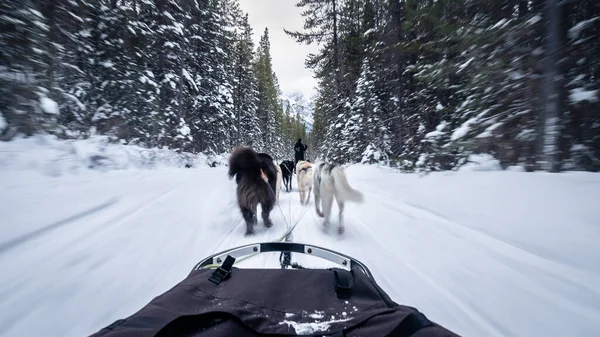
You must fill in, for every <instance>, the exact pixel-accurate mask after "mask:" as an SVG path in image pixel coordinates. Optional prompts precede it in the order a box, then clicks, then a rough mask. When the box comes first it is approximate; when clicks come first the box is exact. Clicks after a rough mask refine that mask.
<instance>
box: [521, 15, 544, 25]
mask: <svg viewBox="0 0 600 337" xmlns="http://www.w3.org/2000/svg"><path fill="white" fill-rule="evenodd" d="M540 20H542V17H541V16H540V15H535V16H534V17H532V18H531V19H529V20H527V22H525V24H527V25H533V24H535V23H537V22H539V21H540Z"/></svg>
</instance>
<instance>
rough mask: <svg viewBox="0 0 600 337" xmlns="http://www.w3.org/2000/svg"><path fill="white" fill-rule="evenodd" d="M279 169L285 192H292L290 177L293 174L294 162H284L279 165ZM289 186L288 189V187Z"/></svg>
mask: <svg viewBox="0 0 600 337" xmlns="http://www.w3.org/2000/svg"><path fill="white" fill-rule="evenodd" d="M279 167H280V168H281V175H282V179H283V185H285V191H286V192H289V191H291V190H292V176H293V174H294V162H293V161H291V160H284V161H283V162H281V164H279ZM288 186H289V187H288Z"/></svg>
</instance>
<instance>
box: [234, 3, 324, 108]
mask: <svg viewBox="0 0 600 337" xmlns="http://www.w3.org/2000/svg"><path fill="white" fill-rule="evenodd" d="M296 3H297V0H240V5H241V7H242V10H244V12H246V13H248V17H249V20H250V25H251V26H252V28H253V30H254V42H255V43H256V45H257V46H258V41H259V40H260V37H261V35H262V34H263V32H264V30H265V28H269V39H270V41H271V56H272V58H273V68H274V69H273V70H274V71H275V74H277V78H278V79H279V86H280V87H281V91H283V93H284V94H287V95H289V94H292V93H294V92H297V91H299V92H301V93H303V94H304V95H305V96H306V97H310V96H311V95H312V94H314V93H315V92H316V91H315V89H314V87H315V86H316V84H317V81H316V80H315V79H314V78H313V76H312V71H311V70H309V69H306V68H305V66H304V60H305V59H306V56H307V55H308V54H309V53H314V52H316V51H317V47H316V46H312V45H311V46H306V45H301V44H299V43H296V41H294V40H293V39H292V38H291V37H288V36H287V35H286V34H285V32H284V31H283V28H285V29H287V30H300V29H302V25H303V23H304V21H303V18H302V16H301V15H300V13H301V12H302V10H301V9H300V8H297V7H296V6H295V5H296Z"/></svg>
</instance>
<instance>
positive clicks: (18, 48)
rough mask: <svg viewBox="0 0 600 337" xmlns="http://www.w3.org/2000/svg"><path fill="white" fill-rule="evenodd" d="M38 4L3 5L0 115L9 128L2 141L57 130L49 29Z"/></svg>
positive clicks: (12, 0) (0, 6)
mask: <svg viewBox="0 0 600 337" xmlns="http://www.w3.org/2000/svg"><path fill="white" fill-rule="evenodd" d="M36 4H37V2H35V1H31V0H26V1H16V0H7V1H2V4H0V28H1V30H0V51H1V52H0V73H2V76H0V96H1V97H0V114H2V120H3V121H5V123H6V124H7V125H5V126H4V127H3V130H1V131H0V136H1V139H3V140H10V139H12V138H13V137H14V136H15V135H17V134H18V133H23V134H25V135H32V134H35V133H39V132H45V131H47V130H50V129H53V128H54V127H55V120H56V117H57V113H58V111H57V110H58V109H57V106H56V102H55V101H54V100H53V99H52V98H50V97H48V95H49V90H48V89H49V88H48V84H49V83H48V81H47V79H48V78H47V77H46V69H47V68H48V61H49V58H50V54H49V49H50V46H49V44H48V43H47V41H46V35H47V34H48V32H49V26H48V24H47V21H46V19H45V17H44V16H43V15H42V13H41V12H40V11H39V8H38V7H37V6H36Z"/></svg>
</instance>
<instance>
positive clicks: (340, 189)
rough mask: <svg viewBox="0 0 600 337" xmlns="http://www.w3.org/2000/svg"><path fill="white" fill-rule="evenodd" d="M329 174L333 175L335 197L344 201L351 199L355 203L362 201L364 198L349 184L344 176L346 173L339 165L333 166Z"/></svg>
mask: <svg viewBox="0 0 600 337" xmlns="http://www.w3.org/2000/svg"><path fill="white" fill-rule="evenodd" d="M331 175H332V176H333V182H334V185H335V190H336V198H339V199H341V200H344V201H346V200H347V201H353V202H356V203H362V202H363V200H364V198H363V195H362V193H360V192H359V191H357V190H355V189H353V188H352V186H350V184H349V183H348V179H347V178H346V174H345V173H344V171H343V170H342V169H341V168H340V167H338V166H336V167H334V168H333V169H332V170H331Z"/></svg>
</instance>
